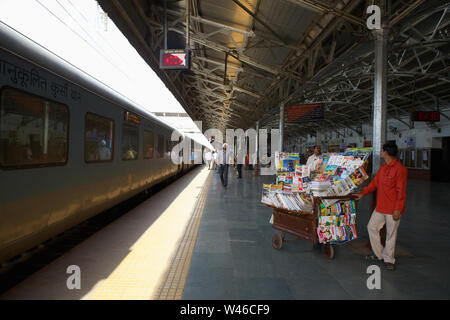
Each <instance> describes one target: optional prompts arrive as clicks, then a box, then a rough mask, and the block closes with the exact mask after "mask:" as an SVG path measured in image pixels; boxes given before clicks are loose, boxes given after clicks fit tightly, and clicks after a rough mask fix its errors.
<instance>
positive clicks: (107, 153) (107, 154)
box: [98, 140, 111, 160]
mask: <svg viewBox="0 0 450 320" xmlns="http://www.w3.org/2000/svg"><path fill="white" fill-rule="evenodd" d="M98 160H111V150H109V148H108V147H107V146H106V141H105V140H101V141H100V148H99V150H98Z"/></svg>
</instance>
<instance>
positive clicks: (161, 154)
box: [156, 134, 164, 158]
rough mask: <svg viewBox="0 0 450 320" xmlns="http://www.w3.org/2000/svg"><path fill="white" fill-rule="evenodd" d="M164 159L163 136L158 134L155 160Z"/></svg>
mask: <svg viewBox="0 0 450 320" xmlns="http://www.w3.org/2000/svg"><path fill="white" fill-rule="evenodd" d="M163 157H164V136H163V135H160V134H158V145H157V149H156V158H163Z"/></svg>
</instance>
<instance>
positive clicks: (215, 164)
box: [213, 150, 219, 173]
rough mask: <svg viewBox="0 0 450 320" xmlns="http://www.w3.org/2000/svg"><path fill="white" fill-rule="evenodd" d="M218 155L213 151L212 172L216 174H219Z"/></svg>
mask: <svg viewBox="0 0 450 320" xmlns="http://www.w3.org/2000/svg"><path fill="white" fill-rule="evenodd" d="M218 158H219V154H218V153H217V151H215V150H214V153H213V163H214V170H215V171H216V173H219V164H218V163H217V162H218V161H219V160H218Z"/></svg>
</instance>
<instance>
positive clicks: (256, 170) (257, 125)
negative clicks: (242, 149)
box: [255, 121, 259, 176]
mask: <svg viewBox="0 0 450 320" xmlns="http://www.w3.org/2000/svg"><path fill="white" fill-rule="evenodd" d="M255 152H256V161H255V176H257V175H259V121H256V147H255Z"/></svg>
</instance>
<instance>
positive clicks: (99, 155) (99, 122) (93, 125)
mask: <svg viewBox="0 0 450 320" xmlns="http://www.w3.org/2000/svg"><path fill="white" fill-rule="evenodd" d="M84 132H85V133H84V160H85V161H86V162H90V163H91V162H103V161H112V159H113V154H114V152H113V150H114V121H113V120H111V119H108V118H104V117H102V116H99V115H96V114H93V113H87V114H86V119H85V131H84Z"/></svg>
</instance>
